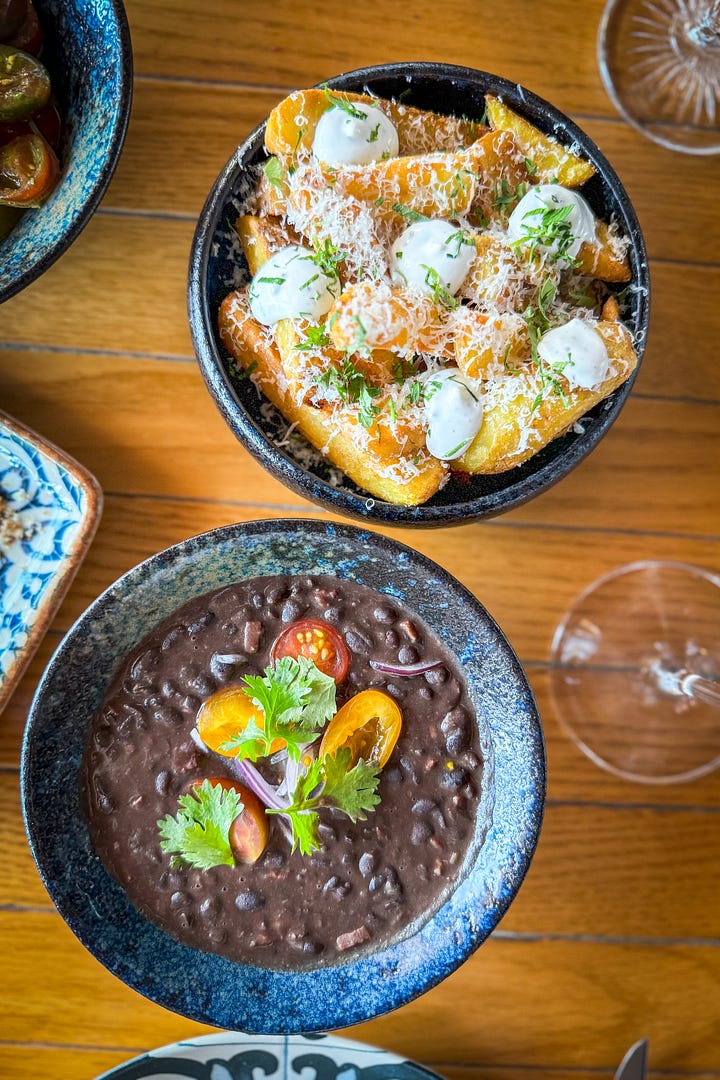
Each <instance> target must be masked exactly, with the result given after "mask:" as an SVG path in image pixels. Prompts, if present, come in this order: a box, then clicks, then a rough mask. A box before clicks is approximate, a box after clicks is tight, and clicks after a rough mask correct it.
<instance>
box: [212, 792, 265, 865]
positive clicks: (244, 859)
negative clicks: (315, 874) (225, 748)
mask: <svg viewBox="0 0 720 1080" xmlns="http://www.w3.org/2000/svg"><path fill="white" fill-rule="evenodd" d="M204 780H205V777H203V778H202V779H201V780H196V781H195V783H194V784H193V787H200V785H201V784H202V783H203V782H204ZM208 783H210V784H212V786H213V787H221V788H222V789H223V791H235V792H236V793H237V794H238V795H239V796H240V801H241V802H242V804H243V808H242V810H241V811H240V813H239V814H238V816H237V817H236V818H235V820H234V821H233V823H232V825H231V826H230V831H229V833H228V840H229V841H230V847H231V849H232V853H233V855H234V857H235V862H238V863H254V862H257V860H258V859H259V858H260V856H261V855H262V853H263V851H264V850H265V848H266V846H267V842H268V836H269V835H270V825H269V823H268V818H267V814H266V813H265V807H264V806H263V804H262V803H261V802H260V800H259V799H258V797H257V795H255V793H254V792H252V791H250V789H249V788H246V787H245V786H244V785H243V784H240V783H238V782H237V781H236V780H228V779H226V778H225V777H219V776H211V777H209V778H208Z"/></svg>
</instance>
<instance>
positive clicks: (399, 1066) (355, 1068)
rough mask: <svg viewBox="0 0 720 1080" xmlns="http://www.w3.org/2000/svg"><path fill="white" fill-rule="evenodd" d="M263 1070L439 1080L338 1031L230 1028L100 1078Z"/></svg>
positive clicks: (368, 1079)
mask: <svg viewBox="0 0 720 1080" xmlns="http://www.w3.org/2000/svg"><path fill="white" fill-rule="evenodd" d="M256 1070H257V1072H256ZM260 1074H261V1075H262V1076H263V1077H264V1078H265V1080H293V1078H299V1077H303V1080H433V1078H434V1080H439V1077H438V1076H437V1073H433V1072H429V1070H428V1069H424V1068H422V1066H420V1065H415V1064H414V1063H413V1062H412V1061H408V1060H407V1059H406V1058H401V1057H398V1056H397V1055H396V1054H390V1053H388V1052H387V1051H386V1050H378V1049H377V1048H376V1047H374V1046H365V1045H364V1044H363V1043H357V1042H350V1041H349V1040H348V1039H340V1038H337V1037H336V1036H334V1035H267V1036H265V1037H258V1036H257V1035H241V1034H239V1033H231V1032H227V1031H226V1032H221V1033H220V1034H218V1035H202V1036H200V1038H197V1039H187V1040H185V1041H183V1042H179V1043H173V1044H172V1046H163V1047H161V1048H160V1049H159V1050H151V1051H150V1053H148V1054H143V1055H142V1057H139V1058H135V1059H134V1060H133V1061H128V1062H127V1063H126V1064H125V1065H120V1066H118V1068H116V1069H111V1071H110V1072H108V1073H103V1075H102V1076H99V1077H98V1078H97V1080H177V1078H178V1077H180V1076H193V1077H195V1080H237V1078H238V1077H250V1076H257V1075H260Z"/></svg>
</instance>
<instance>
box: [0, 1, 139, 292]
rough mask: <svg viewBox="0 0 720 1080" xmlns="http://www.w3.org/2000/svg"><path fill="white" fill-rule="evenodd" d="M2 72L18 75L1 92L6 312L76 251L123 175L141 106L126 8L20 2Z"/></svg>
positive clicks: (7, 12) (5, 23)
mask: <svg viewBox="0 0 720 1080" xmlns="http://www.w3.org/2000/svg"><path fill="white" fill-rule="evenodd" d="M0 66H2V68H3V70H4V71H5V72H6V73H8V74H9V78H6V81H5V86H4V90H3V92H0V303H1V302H2V301H4V300H7V299H8V298H9V297H11V296H14V295H15V294H16V293H18V292H20V290H21V289H24V288H25V287H26V286H27V285H29V284H31V283H32V282H33V281H35V280H36V279H37V278H38V277H39V276H40V275H41V274H43V273H44V272H45V270H47V269H48V267H49V266H51V265H52V264H53V263H54V262H55V261H56V260H57V259H58V258H59V257H60V256H61V255H62V254H63V253H64V252H65V251H66V250H67V248H68V247H69V246H70V244H72V243H73V241H74V240H75V239H76V237H77V236H78V235H79V234H80V232H81V231H82V229H83V228H84V227H85V225H87V223H88V221H89V220H90V218H91V217H92V215H93V213H94V211H95V209H96V207H97V205H98V203H99V202H100V199H101V198H102V196H103V194H104V192H105V189H106V188H107V185H108V183H109V182H110V179H111V178H112V176H113V173H114V171H115V167H116V165H117V162H118V159H119V156H120V152H121V149H122V146H123V142H124V139H125V132H126V129H127V125H128V121H129V118H130V105H131V100H132V48H131V43H130V31H129V28H128V23H127V18H126V15H125V10H124V8H123V5H122V0H12V2H11V3H8V4H6V5H3V11H2V18H0ZM43 83H45V86H44V87H43Z"/></svg>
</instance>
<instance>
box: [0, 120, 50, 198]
mask: <svg viewBox="0 0 720 1080" xmlns="http://www.w3.org/2000/svg"><path fill="white" fill-rule="evenodd" d="M59 175H60V165H59V163H58V159H57V157H56V156H55V151H54V150H53V148H52V147H51V146H49V145H48V144H47V143H46V142H45V140H44V139H43V137H42V135H19V136H18V137H17V138H16V139H13V140H12V142H9V143H8V144H7V145H6V146H3V147H2V148H0V205H4V206H20V207H22V208H25V207H28V206H40V205H41V204H42V203H44V202H45V200H46V199H47V197H48V195H49V194H50V192H51V191H52V190H53V188H54V187H55V184H56V182H57V178H58V176H59Z"/></svg>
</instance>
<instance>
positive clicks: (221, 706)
mask: <svg viewBox="0 0 720 1080" xmlns="http://www.w3.org/2000/svg"><path fill="white" fill-rule="evenodd" d="M250 720H254V721H255V723H256V724H257V726H258V727H259V728H264V727H265V713H264V712H263V711H262V709H260V708H258V706H257V705H254V704H253V702H252V701H251V700H250V698H249V697H248V695H247V694H246V693H245V691H244V690H243V689H242V687H240V686H228V687H226V688H225V689H224V690H218V691H217V693H215V694H211V696H210V697H209V698H207V699H206V700H205V701H203V703H202V705H201V706H200V709H199V711H198V716H197V729H198V734H199V735H200V738H201V739H202V741H203V742H204V743H205V745H206V746H208V747H209V748H210V749H211V750H216V751H217V753H218V754H223V755H224V756H225V757H235V754H234V753H233V751H232V750H222V749H221V747H222V745H223V743H227V742H229V741H230V739H232V738H234V737H235V736H236V735H239V734H240V733H241V732H242V731H244V730H245V728H246V727H247V725H248V723H249V721H250ZM284 745H285V740H284V739H275V740H274V741H273V743H272V745H271V747H270V751H271V753H273V754H274V753H275V751H276V750H282V748H283V746H284Z"/></svg>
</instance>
